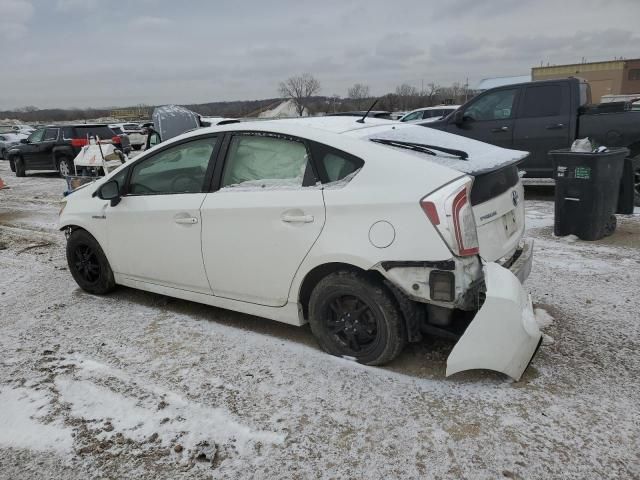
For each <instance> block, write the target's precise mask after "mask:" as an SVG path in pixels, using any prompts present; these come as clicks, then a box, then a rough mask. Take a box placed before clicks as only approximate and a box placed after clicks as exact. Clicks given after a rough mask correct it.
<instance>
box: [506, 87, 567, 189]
mask: <svg viewBox="0 0 640 480" xmlns="http://www.w3.org/2000/svg"><path fill="white" fill-rule="evenodd" d="M570 101H571V92H570V90H569V85H568V84H567V83H566V82H565V83H549V84H547V83H545V84H544V85H531V86H528V87H526V88H525V89H524V93H523V98H522V101H521V102H520V106H519V107H518V116H517V118H516V121H515V127H514V133H513V144H514V148H517V149H518V150H526V151H528V152H530V153H531V154H530V155H529V157H528V158H526V159H525V161H524V163H523V165H522V167H523V168H524V170H526V171H527V175H528V176H534V177H539V176H549V177H550V176H552V173H553V168H552V166H551V161H550V160H549V159H548V156H547V154H548V152H549V150H554V149H558V148H567V147H569V146H570V144H571V139H570V125H571V107H570Z"/></svg>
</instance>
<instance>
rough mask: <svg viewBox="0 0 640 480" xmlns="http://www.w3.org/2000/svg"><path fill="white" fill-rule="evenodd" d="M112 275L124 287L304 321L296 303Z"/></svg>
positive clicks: (295, 322)
mask: <svg viewBox="0 0 640 480" xmlns="http://www.w3.org/2000/svg"><path fill="white" fill-rule="evenodd" d="M114 277H115V281H116V283H117V284H118V285H124V286H125V287H131V288H135V289H138V290H144V291H147V292H152V293H158V294H160V295H166V296H168V297H174V298H180V299H182V300H189V301H191V302H196V303H203V304H205V305H210V306H212V307H218V308H224V309H227V310H233V311H235V312H241V313H246V314H248V315H255V316H257V317H264V318H268V319H270V320H275V321H277V322H282V323H287V324H289V325H295V326H301V325H304V323H306V322H304V321H301V319H300V317H299V315H298V305H297V304H296V303H291V302H289V303H287V304H286V305H285V306H284V307H267V306H265V305H257V304H255V303H247V302H240V301H238V300H230V299H228V298H221V297H216V296H214V295H206V294H204V293H197V292H191V291H188V290H181V289H179V288H172V287H166V286H164V285H157V284H155V283H149V282H143V281H140V280H135V279H133V278H129V277H126V276H123V275H120V274H117V273H116V274H114Z"/></svg>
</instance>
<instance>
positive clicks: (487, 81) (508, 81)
mask: <svg viewBox="0 0 640 480" xmlns="http://www.w3.org/2000/svg"><path fill="white" fill-rule="evenodd" d="M530 81H531V75H516V76H512V77H493V78H483V79H482V80H480V83H478V86H477V87H476V88H475V89H476V90H477V91H480V92H484V91H485V90H489V89H490V88H494V87H502V86H504V85H513V84H515V83H524V82H530Z"/></svg>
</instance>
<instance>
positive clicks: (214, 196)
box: [201, 132, 325, 307]
mask: <svg viewBox="0 0 640 480" xmlns="http://www.w3.org/2000/svg"><path fill="white" fill-rule="evenodd" d="M225 144H226V145H225V148H224V150H225V151H226V154H225V161H224V164H222V163H221V164H219V166H218V167H217V169H219V171H218V172H217V173H216V176H215V177H216V180H215V183H214V190H215V191H214V192H212V193H210V194H209V195H207V198H206V199H205V201H204V203H203V204H202V209H201V215H202V247H203V248H202V253H203V256H204V262H205V267H206V270H207V276H208V277H209V282H210V284H211V288H212V290H213V292H214V295H216V296H221V297H225V298H229V299H234V300H240V301H244V302H251V303H256V304H260V305H268V306H273V307H280V306H284V305H285V304H286V303H287V298H288V295H289V289H290V287H291V282H292V280H293V277H294V276H295V273H296V271H297V269H298V267H299V266H300V264H301V263H302V261H303V259H304V257H305V256H306V255H307V253H308V252H309V250H310V249H311V247H312V245H313V244H314V242H315V241H316V239H317V238H318V236H319V235H320V232H321V230H322V227H323V225H324V221H325V209H324V201H323V196H322V190H321V189H319V188H317V187H316V186H315V184H316V178H317V177H316V175H315V173H314V170H313V166H312V165H311V162H310V155H309V153H308V152H309V150H308V147H307V145H306V144H305V142H303V141H302V140H300V139H296V138H291V137H286V136H280V135H275V134H264V133H251V132H235V133H233V134H230V135H229V136H228V137H227V140H225Z"/></svg>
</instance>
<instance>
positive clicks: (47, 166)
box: [34, 127, 60, 170]
mask: <svg viewBox="0 0 640 480" xmlns="http://www.w3.org/2000/svg"><path fill="white" fill-rule="evenodd" d="M59 131H60V129H59V128H53V127H51V128H46V129H45V130H44V135H43V136H42V141H41V142H40V143H39V144H38V154H37V159H36V160H35V161H34V163H35V165H34V166H36V167H37V168H40V169H42V170H55V169H57V168H58V166H57V165H56V162H55V158H54V157H53V147H55V146H56V142H57V141H58V132H59Z"/></svg>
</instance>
